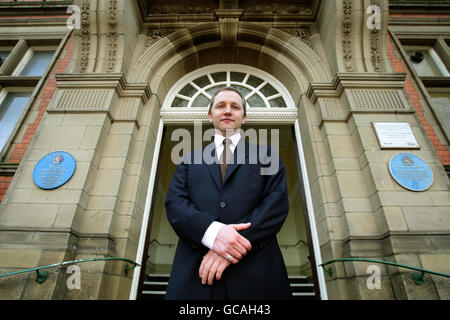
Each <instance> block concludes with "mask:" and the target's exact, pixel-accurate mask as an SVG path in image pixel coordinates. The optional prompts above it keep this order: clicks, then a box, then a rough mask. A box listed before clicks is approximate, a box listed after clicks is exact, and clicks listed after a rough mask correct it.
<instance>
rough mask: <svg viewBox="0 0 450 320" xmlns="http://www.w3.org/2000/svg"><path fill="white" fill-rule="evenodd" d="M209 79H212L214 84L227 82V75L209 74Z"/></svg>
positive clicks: (223, 73) (222, 73)
mask: <svg viewBox="0 0 450 320" xmlns="http://www.w3.org/2000/svg"><path fill="white" fill-rule="evenodd" d="M211 77H212V78H213V80H214V82H221V81H227V73H226V72H216V73H211Z"/></svg>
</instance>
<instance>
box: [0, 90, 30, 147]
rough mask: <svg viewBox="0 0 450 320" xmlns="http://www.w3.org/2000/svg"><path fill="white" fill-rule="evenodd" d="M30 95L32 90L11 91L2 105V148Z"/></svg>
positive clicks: (0, 112) (0, 125) (0, 113)
mask: <svg viewBox="0 0 450 320" xmlns="http://www.w3.org/2000/svg"><path fill="white" fill-rule="evenodd" d="M30 95H31V93H30V92H10V93H8V95H7V96H6V98H5V100H3V102H2V104H1V105H0V150H2V149H3V147H4V146H5V144H6V141H7V140H8V138H9V136H10V135H11V133H12V132H13V130H14V128H15V126H16V125H17V121H19V118H20V116H21V115H22V113H23V110H24V109H25V107H26V105H27V103H28V100H30Z"/></svg>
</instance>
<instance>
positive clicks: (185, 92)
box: [180, 84, 197, 97]
mask: <svg viewBox="0 0 450 320" xmlns="http://www.w3.org/2000/svg"><path fill="white" fill-rule="evenodd" d="M196 92H197V90H196V89H195V88H194V87H193V86H191V85H190V84H187V85H186V86H185V87H184V88H183V89H181V91H180V94H182V95H183V96H186V97H192V96H193V95H194V93H196Z"/></svg>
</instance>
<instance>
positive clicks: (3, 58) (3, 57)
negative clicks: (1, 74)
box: [0, 51, 10, 67]
mask: <svg viewBox="0 0 450 320" xmlns="http://www.w3.org/2000/svg"><path fill="white" fill-rule="evenodd" d="M9 53H10V51H0V59H1V62H0V67H1V65H2V64H3V63H4V62H5V61H6V59H7V58H8V56H9Z"/></svg>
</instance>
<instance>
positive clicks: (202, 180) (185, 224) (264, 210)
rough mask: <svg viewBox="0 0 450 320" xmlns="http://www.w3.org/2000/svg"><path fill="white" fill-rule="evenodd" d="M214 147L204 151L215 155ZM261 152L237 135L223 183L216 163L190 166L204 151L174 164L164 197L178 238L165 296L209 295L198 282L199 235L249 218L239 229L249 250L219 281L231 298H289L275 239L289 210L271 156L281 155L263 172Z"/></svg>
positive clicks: (202, 250)
mask: <svg viewBox="0 0 450 320" xmlns="http://www.w3.org/2000/svg"><path fill="white" fill-rule="evenodd" d="M213 145H214V143H212V144H211V145H209V146H208V147H207V148H206V149H208V148H209V149H210V150H212V152H211V155H212V156H215V149H214V147H212V146H213ZM242 148H245V153H243V152H241V151H242V150H243V149H242ZM238 150H239V151H238ZM264 150H266V151H265V152H263V153H264V154H268V155H269V156H270V155H271V154H270V153H271V149H270V147H269V148H266V149H264ZM259 151H260V147H259V146H256V145H249V144H248V143H246V142H244V141H243V138H241V140H240V142H239V143H238V145H237V147H236V149H235V151H234V153H233V156H234V160H233V164H230V165H229V167H228V170H227V174H226V176H225V180H224V182H223V185H222V182H221V176H220V169H219V165H218V164H217V163H213V164H207V163H205V161H202V163H201V164H193V163H194V159H197V160H198V159H202V157H200V154H199V152H203V151H194V152H192V153H190V154H189V155H188V156H184V157H183V159H182V161H181V163H180V164H179V165H178V166H177V169H176V171H175V174H174V176H173V178H172V180H171V183H170V187H169V190H168V193H167V197H166V201H165V206H166V212H167V217H168V220H169V222H170V223H171V225H172V227H173V228H174V230H175V232H176V234H177V235H178V236H179V238H180V239H179V242H178V246H177V250H176V253H175V258H174V262H173V266H172V271H171V275H170V280H169V285H168V288H167V294H166V299H201V300H205V299H209V298H210V294H211V286H209V285H207V284H206V285H202V283H201V278H199V275H198V270H199V268H200V264H201V262H202V257H203V256H204V255H205V254H206V252H207V251H208V250H209V249H208V248H206V247H205V246H204V245H203V244H202V243H201V240H202V237H203V235H204V233H205V231H206V229H207V228H208V227H209V225H210V224H211V223H212V222H213V221H215V220H216V221H219V222H222V223H224V224H231V223H244V222H251V227H250V228H249V229H247V230H243V231H240V232H239V233H240V234H241V235H242V236H244V237H245V238H247V239H248V240H249V241H250V242H251V244H252V249H251V250H250V251H249V252H248V253H247V255H246V256H244V257H243V258H242V260H241V261H240V262H239V263H237V264H232V265H230V266H229V267H228V268H227V269H226V270H225V271H224V273H223V276H222V279H221V280H220V281H223V282H224V284H225V287H226V289H227V292H228V295H229V297H230V299H290V298H291V290H290V286H289V281H288V277H287V272H286V266H285V264H284V261H283V257H282V254H281V251H280V248H279V246H278V242H277V239H276V234H277V233H278V232H279V231H280V229H281V226H282V225H283V223H284V220H285V219H286V217H287V214H288V211H289V201H288V193H287V187H286V169H285V167H284V165H283V163H282V161H281V159H280V158H279V156H278V155H274V156H276V157H277V159H279V168H278V170H277V171H276V173H275V174H273V175H261V174H260V173H261V171H260V170H261V168H264V167H265V168H268V167H270V164H264V163H266V160H264V158H260V157H259V156H258V159H256V158H255V157H253V156H254V155H255V154H258V155H259ZM250 152H252V153H251V156H250V157H249V154H250ZM244 155H245V156H244ZM242 156H244V157H245V160H244V161H245V163H244V164H242ZM238 158H239V159H240V161H239V163H241V164H239V163H238ZM261 159H263V161H261ZM255 160H257V163H255ZM206 162H208V161H206ZM249 162H250V163H249ZM189 163H191V164H189ZM251 163H254V164H251Z"/></svg>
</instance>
